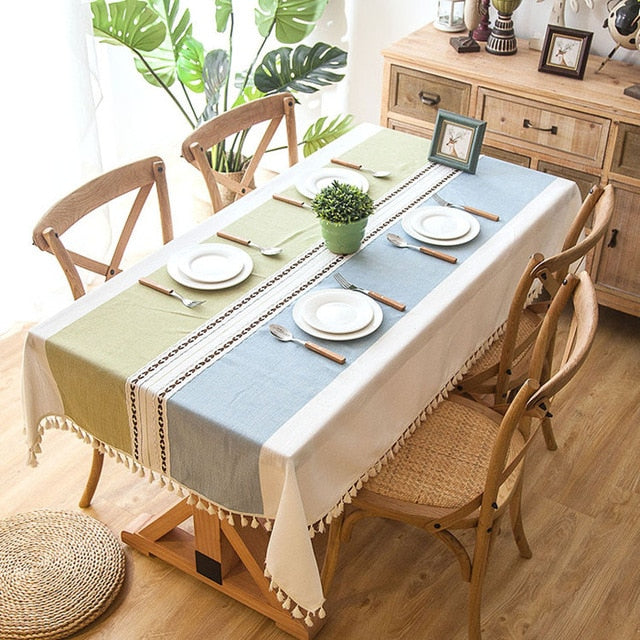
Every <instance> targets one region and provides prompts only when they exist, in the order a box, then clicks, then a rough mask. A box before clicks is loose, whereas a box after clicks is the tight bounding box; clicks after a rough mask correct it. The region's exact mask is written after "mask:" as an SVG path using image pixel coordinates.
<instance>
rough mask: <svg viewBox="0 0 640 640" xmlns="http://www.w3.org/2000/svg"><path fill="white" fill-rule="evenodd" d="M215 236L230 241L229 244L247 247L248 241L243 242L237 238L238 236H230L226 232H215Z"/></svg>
mask: <svg viewBox="0 0 640 640" xmlns="http://www.w3.org/2000/svg"><path fill="white" fill-rule="evenodd" d="M216 235H217V236H218V237H219V238H224V239H225V240H231V242H237V243H238V244H243V245H244V246H245V247H248V246H249V240H245V239H244V238H238V236H232V235H231V234H230V233H227V232H226V231H217V232H216Z"/></svg>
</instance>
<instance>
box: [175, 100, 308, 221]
mask: <svg viewBox="0 0 640 640" xmlns="http://www.w3.org/2000/svg"><path fill="white" fill-rule="evenodd" d="M283 119H284V121H285V125H286V134H287V148H288V151H289V166H292V165H294V164H296V162H298V141H297V140H298V139H297V134H296V120H295V99H294V97H293V96H292V95H291V94H290V93H278V94H276V95H273V96H267V97H265V98H260V99H259V100H253V101H251V102H248V103H246V104H243V105H240V106H238V107H235V108H233V109H230V110H229V111H226V112H225V113H222V114H220V115H219V116H216V117H214V118H212V119H211V120H208V121H207V122H205V123H204V124H202V125H200V126H199V127H198V128H197V129H195V130H194V131H193V132H192V133H191V134H190V135H189V136H188V137H187V138H186V139H185V140H184V142H183V143H182V156H183V157H184V159H185V160H187V162H189V163H191V164H192V165H193V166H195V167H196V169H198V170H199V171H200V173H202V176H203V178H204V181H205V183H206V185H207V190H208V191H209V197H210V198H211V204H212V206H213V211H214V213H217V212H218V211H220V209H222V208H223V207H224V206H225V203H224V201H223V198H222V195H221V192H220V186H224V187H226V188H227V189H228V190H229V191H230V192H231V193H233V194H235V195H234V199H238V198H240V197H242V196H244V195H246V194H247V193H249V192H250V191H251V190H252V189H253V186H252V185H253V184H254V176H255V172H256V169H257V168H258V166H259V164H260V161H261V160H262V158H263V156H264V154H265V152H266V151H267V148H268V145H269V143H270V142H271V140H272V139H273V136H274V135H275V133H276V131H277V129H278V127H279V126H280V123H281V122H282V120H283ZM261 123H267V125H266V129H265V131H264V133H263V135H262V138H261V139H260V141H259V143H258V145H257V147H256V149H255V152H254V153H253V155H252V156H251V160H250V161H249V164H248V165H247V167H246V169H245V171H244V175H243V176H242V179H241V180H240V181H236V180H233V179H232V178H230V177H229V176H228V175H227V174H225V173H223V172H220V171H216V170H215V169H213V166H212V165H213V164H214V163H213V162H212V160H211V158H210V157H208V155H207V154H208V153H210V155H211V157H214V156H215V153H216V146H217V145H219V144H221V143H222V142H223V141H225V140H227V138H230V137H231V136H244V135H246V133H245V132H246V131H247V130H248V129H250V128H252V127H254V126H255V125H260V124H261Z"/></svg>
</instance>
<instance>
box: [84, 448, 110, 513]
mask: <svg viewBox="0 0 640 640" xmlns="http://www.w3.org/2000/svg"><path fill="white" fill-rule="evenodd" d="M103 463H104V453H101V452H100V451H98V449H94V450H93V458H92V460H91V471H89V478H88V479H87V484H86V486H85V488H84V493H83V494H82V498H80V502H79V503H78V504H79V506H80V508H82V509H86V508H87V507H88V506H89V505H90V504H91V500H92V499H93V494H94V493H95V492H96V489H97V487H98V480H100V474H101V473H102V464H103Z"/></svg>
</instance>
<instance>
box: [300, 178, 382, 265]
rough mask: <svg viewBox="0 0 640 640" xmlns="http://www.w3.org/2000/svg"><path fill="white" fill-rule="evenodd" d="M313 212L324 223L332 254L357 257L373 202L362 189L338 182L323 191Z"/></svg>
mask: <svg viewBox="0 0 640 640" xmlns="http://www.w3.org/2000/svg"><path fill="white" fill-rule="evenodd" d="M311 208H312V209H313V211H314V212H315V214H316V216H317V217H318V218H319V220H320V229H321V231H322V237H323V238H324V242H325V244H326V245H327V249H329V251H331V252H332V253H337V254H346V253H355V252H356V251H357V250H358V249H359V248H360V244H361V243H362V239H363V238H364V230H365V227H366V226H367V218H368V217H369V216H370V215H371V214H372V213H373V200H372V199H371V197H370V196H369V194H367V193H365V192H364V191H362V189H360V188H359V187H356V186H355V185H352V184H347V183H345V182H338V181H337V180H334V181H333V182H332V183H331V184H330V185H328V186H326V187H324V188H323V189H321V190H320V191H319V193H318V194H317V195H316V196H315V198H314V199H313V200H312V201H311Z"/></svg>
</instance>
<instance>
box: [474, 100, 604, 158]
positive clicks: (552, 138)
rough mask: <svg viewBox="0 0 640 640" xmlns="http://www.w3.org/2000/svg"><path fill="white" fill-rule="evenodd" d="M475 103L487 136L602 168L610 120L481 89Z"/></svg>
mask: <svg viewBox="0 0 640 640" xmlns="http://www.w3.org/2000/svg"><path fill="white" fill-rule="evenodd" d="M479 102H480V110H481V115H480V117H481V118H482V119H483V120H486V122H487V134H489V135H493V136H494V137H495V136H498V137H499V138H500V139H502V140H504V141H505V142H507V143H510V144H512V145H513V144H516V145H521V146H522V147H524V148H529V149H531V150H533V151H539V152H544V153H546V154H547V155H550V156H552V157H558V158H566V159H567V160H569V161H571V162H579V163H581V164H583V165H585V166H593V167H602V162H603V159H604V152H605V148H606V144H607V136H608V134H609V127H610V124H611V121H610V120H608V119H606V118H600V117H598V116H594V115H590V114H587V113H581V112H579V111H571V110H569V109H562V108H561V107H553V106H547V105H545V104H542V103H541V102H535V101H534V100H527V99H525V98H518V97H515V96H510V95H508V94H505V93H499V92H496V91H491V90H489V89H484V88H480V89H479Z"/></svg>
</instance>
